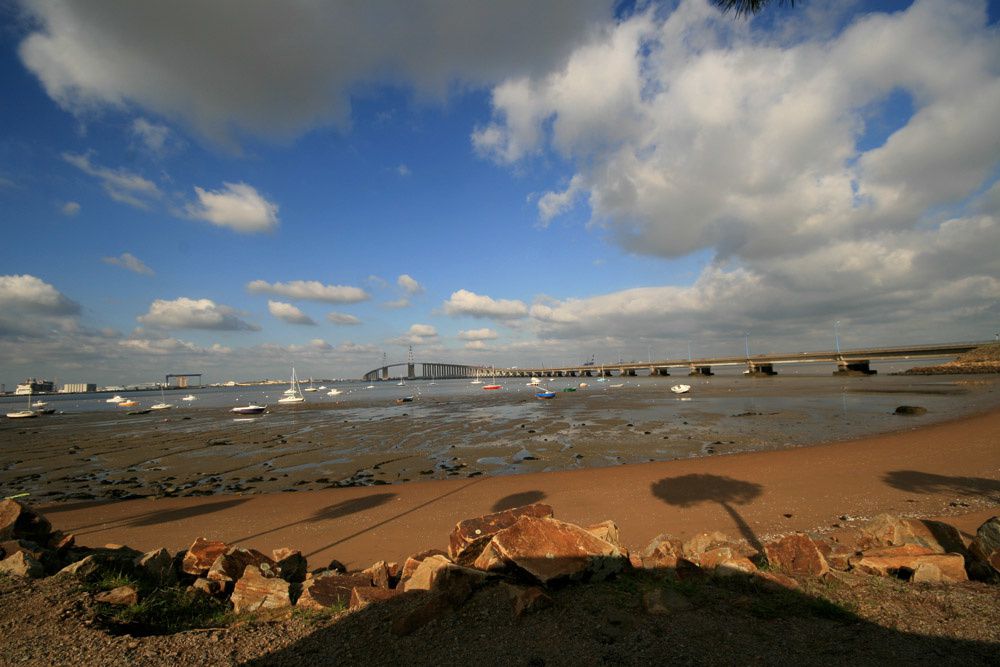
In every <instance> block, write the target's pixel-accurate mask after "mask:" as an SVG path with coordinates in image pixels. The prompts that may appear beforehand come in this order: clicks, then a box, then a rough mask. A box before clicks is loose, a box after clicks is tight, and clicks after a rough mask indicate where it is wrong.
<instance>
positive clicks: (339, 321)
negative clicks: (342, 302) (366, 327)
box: [326, 313, 361, 326]
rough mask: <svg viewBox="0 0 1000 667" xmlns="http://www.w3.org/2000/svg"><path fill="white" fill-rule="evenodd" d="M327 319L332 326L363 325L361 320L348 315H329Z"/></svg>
mask: <svg viewBox="0 0 1000 667" xmlns="http://www.w3.org/2000/svg"><path fill="white" fill-rule="evenodd" d="M326 319H327V320H328V321H329V322H330V323H331V324H336V325H338V326H357V325H359V324H361V320H360V319H359V318H357V317H355V316H354V315H348V314H347V313H327V315H326Z"/></svg>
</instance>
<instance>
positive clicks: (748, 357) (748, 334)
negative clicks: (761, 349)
mask: <svg viewBox="0 0 1000 667" xmlns="http://www.w3.org/2000/svg"><path fill="white" fill-rule="evenodd" d="M744 336H745V340H746V348H747V361H750V332H749V331H747V332H746V333H745V334H744Z"/></svg>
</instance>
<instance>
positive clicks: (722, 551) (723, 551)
mask: <svg viewBox="0 0 1000 667" xmlns="http://www.w3.org/2000/svg"><path fill="white" fill-rule="evenodd" d="M698 564H699V565H700V566H701V567H702V568H703V569H705V570H711V571H712V572H714V573H715V574H716V575H718V576H722V577H724V576H729V575H735V574H754V573H755V572H757V566H756V565H754V564H753V562H752V561H751V560H750V559H749V558H747V557H746V556H744V555H742V554H740V553H738V552H734V551H733V550H732V548H730V547H716V548H715V549H709V550H708V551H706V552H704V553H703V554H701V556H700V557H699V560H698Z"/></svg>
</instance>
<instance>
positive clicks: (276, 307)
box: [267, 299, 316, 326]
mask: <svg viewBox="0 0 1000 667" xmlns="http://www.w3.org/2000/svg"><path fill="white" fill-rule="evenodd" d="M267 310H268V312H269V313H271V314H272V315H274V316H275V317H277V318H278V319H279V320H283V321H285V322H288V323H289V324H308V325H313V326H315V325H316V322H315V321H314V320H313V318H311V317H309V316H308V315H306V314H305V313H303V312H302V311H301V310H299V309H298V308H296V307H295V306H293V305H292V304H290V303H284V302H283V301H271V300H270V299H269V300H268V302H267Z"/></svg>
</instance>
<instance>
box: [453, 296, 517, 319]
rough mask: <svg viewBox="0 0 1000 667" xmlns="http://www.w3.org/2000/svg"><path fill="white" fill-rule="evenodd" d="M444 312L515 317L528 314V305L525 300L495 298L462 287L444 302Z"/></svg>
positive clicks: (499, 317) (456, 314) (454, 314)
mask: <svg viewBox="0 0 1000 667" xmlns="http://www.w3.org/2000/svg"><path fill="white" fill-rule="evenodd" d="M444 312H445V313H446V314H448V315H452V316H461V315H468V316H470V317H492V318H496V319H515V318H519V317H524V316H526V315H527V314H528V307H527V306H526V305H525V304H524V302H523V301H518V300H515V299H493V298H491V297H488V296H486V295H483V294H476V293H475V292H470V291H469V290H465V289H460V290H458V291H457V292H453V293H452V295H451V297H450V298H449V299H448V300H447V301H445V302H444Z"/></svg>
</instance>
